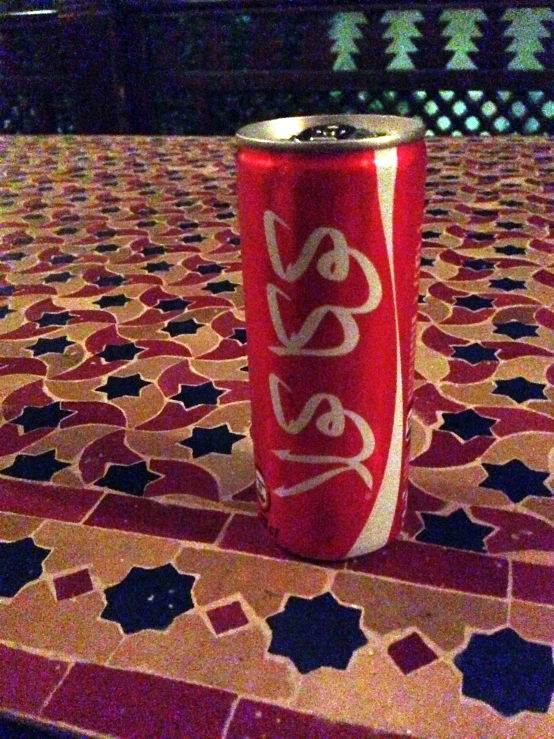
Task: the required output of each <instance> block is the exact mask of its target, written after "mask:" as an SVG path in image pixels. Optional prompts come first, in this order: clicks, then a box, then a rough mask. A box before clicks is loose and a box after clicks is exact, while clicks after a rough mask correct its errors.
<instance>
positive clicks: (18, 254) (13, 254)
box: [0, 251, 25, 262]
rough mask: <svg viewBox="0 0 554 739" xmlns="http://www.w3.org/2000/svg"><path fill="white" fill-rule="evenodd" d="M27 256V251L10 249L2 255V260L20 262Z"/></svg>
mask: <svg viewBox="0 0 554 739" xmlns="http://www.w3.org/2000/svg"><path fill="white" fill-rule="evenodd" d="M24 257H25V252H22V251H10V252H6V254H2V255H0V262H20V261H21V260H22V259H24Z"/></svg>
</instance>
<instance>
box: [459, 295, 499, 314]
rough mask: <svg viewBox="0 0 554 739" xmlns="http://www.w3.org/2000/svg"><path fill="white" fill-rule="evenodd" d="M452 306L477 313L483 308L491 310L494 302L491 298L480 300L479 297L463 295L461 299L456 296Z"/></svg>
mask: <svg viewBox="0 0 554 739" xmlns="http://www.w3.org/2000/svg"><path fill="white" fill-rule="evenodd" d="M454 304H455V305H459V306H461V307H462V308H468V309H469V310H473V311H478V310H482V309H483V308H492V306H493V304H494V301H493V299H492V298H482V297H481V296H480V295H464V296H463V297H461V296H459V295H458V296H457V297H456V298H455V299H454Z"/></svg>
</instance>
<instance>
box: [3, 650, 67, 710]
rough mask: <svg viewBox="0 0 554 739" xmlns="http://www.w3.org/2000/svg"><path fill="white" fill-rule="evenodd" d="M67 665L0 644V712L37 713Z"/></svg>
mask: <svg viewBox="0 0 554 739" xmlns="http://www.w3.org/2000/svg"><path fill="white" fill-rule="evenodd" d="M68 666H69V665H68V663H67V662H61V661H59V660H52V659H47V658H46V657H40V656H39V655H37V654H30V653H29V652H24V651H23V650H21V649H12V648H11V647H6V646H5V645H4V644H0V710H8V711H21V712H22V713H37V712H38V711H39V710H40V709H41V708H42V705H43V704H44V701H45V700H46V699H47V698H48V696H49V695H50V693H52V691H53V690H54V688H55V687H56V685H58V683H59V682H60V681H61V679H62V678H63V676H64V674H65V671H66V670H67V668H68Z"/></svg>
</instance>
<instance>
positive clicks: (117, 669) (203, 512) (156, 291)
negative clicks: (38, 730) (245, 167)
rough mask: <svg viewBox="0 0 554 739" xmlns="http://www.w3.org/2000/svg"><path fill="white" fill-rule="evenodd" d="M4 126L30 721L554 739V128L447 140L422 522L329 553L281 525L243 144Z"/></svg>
mask: <svg viewBox="0 0 554 739" xmlns="http://www.w3.org/2000/svg"><path fill="white" fill-rule="evenodd" d="M2 143H3V147H4V165H3V169H2V183H1V190H0V193H1V198H2V200H1V202H2V209H3V218H2V230H1V239H2V247H1V252H0V253H1V258H0V394H1V399H2V406H1V413H2V416H1V419H0V511H1V513H0V675H1V677H0V706H1V707H2V709H4V710H5V711H9V712H11V713H14V714H17V715H20V716H25V717H31V718H35V719H38V720H42V721H47V722H50V723H53V724H57V725H58V726H65V727H73V728H76V729H78V730H80V732H81V735H82V734H83V733H91V734H93V735H102V736H104V735H111V736H116V737H148V739H153V738H156V737H163V738H164V739H166V738H169V737H179V738H181V737H191V739H219V737H226V739H239V737H240V738H241V739H246V738H247V737H248V738H249V739H261V737H266V738H267V739H283V738H284V737H293V738H296V737H299V738H302V739H310V738H311V739H316V738H320V739H323V738H324V739H334V738H337V739H361V738H362V737H374V736H392V735H395V736H396V735H400V736H406V735H411V736H414V737H420V739H424V738H427V737H433V739H436V738H442V737H445V738H448V739H462V738H463V739H475V738H476V737H479V738H489V737H490V738H497V737H498V738H502V739H505V738H506V737H529V738H532V739H546V737H549V736H552V735H553V734H554V708H553V707H552V703H551V694H552V690H553V689H554V670H553V667H552V648H551V644H552V637H553V634H554V555H553V551H554V524H553V522H554V500H553V498H552V488H553V474H554V331H553V329H554V311H553V308H552V306H553V303H554V269H553V266H554V241H553V231H554V214H553V199H554V184H553V183H554V156H553V149H552V143H551V142H550V141H548V140H546V139H538V138H526V139H523V138H506V139H490V138H488V139H485V138H483V139H467V140H462V139H451V140H438V139H434V140H433V139H432V140H430V141H429V154H430V156H429V178H428V194H429V202H428V207H427V216H426V222H425V226H424V233H423V238H424V244H423V257H422V274H421V298H420V302H421V305H420V309H421V311H420V323H419V342H418V355H417V377H416V387H417V391H416V402H415V415H414V422H413V435H412V438H413V466H412V470H411V489H410V508H409V514H408V516H407V518H406V522H405V527H404V532H403V535H402V538H401V540H399V541H397V542H396V543H394V544H392V545H390V546H389V547H388V548H386V549H385V550H382V551H380V552H378V553H375V554H372V555H369V556H366V557H362V558H359V559H357V560H353V561H351V562H349V563H348V564H338V565H336V566H329V567H325V566H321V565H317V564H312V563H309V562H303V561H300V560H297V559H295V558H293V557H291V556H288V555H286V554H285V553H283V552H281V551H280V550H278V549H276V548H275V547H274V545H273V544H272V543H271V542H270V541H269V540H268V539H267V538H266V536H265V534H264V532H263V531H262V530H261V528H260V524H259V523H258V521H257V518H256V512H255V503H254V493H253V486H252V481H253V470H252V451H251V443H250V440H249V402H248V374H247V361H246V355H245V349H246V346H245V344H246V332H245V329H244V323H243V318H244V316H243V295H242V289H241V272H240V248H239V236H238V231H237V220H236V211H235V179H234V161H233V146H232V142H231V141H229V140H228V139H216V138H212V139H194V138H190V139H180V138H173V139H169V138H97V139H94V138H48V137H44V138H6V139H3V140H2Z"/></svg>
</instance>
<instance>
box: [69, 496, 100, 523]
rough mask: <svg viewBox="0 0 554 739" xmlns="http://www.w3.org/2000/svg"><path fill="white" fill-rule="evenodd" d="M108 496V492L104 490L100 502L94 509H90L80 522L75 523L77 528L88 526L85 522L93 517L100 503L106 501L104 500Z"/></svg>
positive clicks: (98, 501)
mask: <svg viewBox="0 0 554 739" xmlns="http://www.w3.org/2000/svg"><path fill="white" fill-rule="evenodd" d="M106 495H108V493H107V491H106V490H104V491H103V492H102V494H101V495H100V497H99V498H98V500H97V501H96V503H95V504H94V505H93V506H92V508H89V509H88V511H87V512H86V513H85V515H84V516H83V517H82V518H81V519H80V520H79V521H75V522H74V523H75V524H76V525H77V526H84V525H86V524H85V521H86V520H87V518H90V516H92V514H93V513H94V511H95V510H96V509H97V508H98V506H99V505H100V503H101V502H102V501H103V500H104V498H105V497H106Z"/></svg>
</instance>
